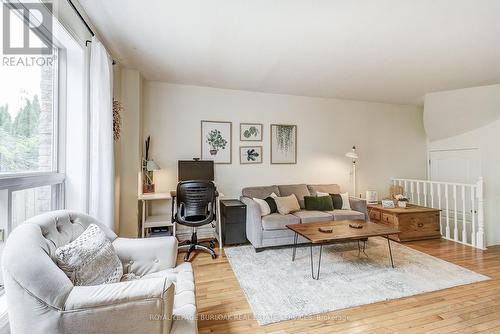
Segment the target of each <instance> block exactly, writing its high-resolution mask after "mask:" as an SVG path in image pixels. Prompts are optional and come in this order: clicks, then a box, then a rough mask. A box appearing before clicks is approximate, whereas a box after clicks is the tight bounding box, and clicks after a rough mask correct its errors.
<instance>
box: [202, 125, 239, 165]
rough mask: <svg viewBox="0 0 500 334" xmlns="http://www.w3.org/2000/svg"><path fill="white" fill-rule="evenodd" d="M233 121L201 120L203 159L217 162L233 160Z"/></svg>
mask: <svg viewBox="0 0 500 334" xmlns="http://www.w3.org/2000/svg"><path fill="white" fill-rule="evenodd" d="M231 148H232V123H231V122H224V121H221V122H219V121H201V159H202V160H213V161H214V163H216V164H230V163H231V162H232V161H231V160H232V153H231Z"/></svg>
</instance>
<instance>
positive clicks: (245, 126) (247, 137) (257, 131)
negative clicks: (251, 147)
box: [240, 123, 264, 141]
mask: <svg viewBox="0 0 500 334" xmlns="http://www.w3.org/2000/svg"><path fill="white" fill-rule="evenodd" d="M263 130H264V125H263V124H259V123H240V141H262V131H263Z"/></svg>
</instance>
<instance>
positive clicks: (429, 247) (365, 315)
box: [179, 240, 500, 334]
mask: <svg viewBox="0 0 500 334" xmlns="http://www.w3.org/2000/svg"><path fill="white" fill-rule="evenodd" d="M405 245H406V246H409V247H411V248H414V249H416V250H419V251H422V252H424V253H427V254H430V255H432V256H436V257H439V258H441V259H443V260H446V261H449V262H452V263H455V264H458V265H460V266H463V267H465V268H468V269H470V270H473V271H476V272H478V273H481V274H483V275H487V276H489V277H491V280H489V281H485V282H480V283H475V284H470V285H465V286H460V287H455V288H451V289H446V290H441V291H437V292H431V293H426V294H421V295H417V296H412V297H407V298H403V299H397V300H392V301H387V302H381V303H376V304H370V305H364V306H359V307H354V308H350V309H345V310H339V311H335V312H330V313H324V314H320V315H318V316H317V317H312V319H307V320H291V321H286V322H281V323H276V324H271V325H267V326H259V325H258V324H257V322H256V321H255V320H253V319H252V317H253V313H252V310H251V309H250V306H249V304H248V302H247V300H246V298H245V295H244V293H243V290H242V289H241V288H240V286H239V284H238V281H237V279H236V277H235V275H234V273H233V271H232V270H231V266H230V265H229V263H228V261H227V258H226V257H225V256H224V255H222V256H219V257H218V258H217V259H216V260H212V259H211V258H210V256H209V255H208V254H202V253H197V254H196V255H195V258H194V259H193V267H194V271H195V279H196V298H197V306H198V317H199V320H198V329H199V333H200V334H205V333H252V334H258V333H273V334H285V333H297V334H298V333H318V334H319V333H439V334H441V333H478V332H480V333H500V246H498V247H490V248H489V249H488V250H487V251H481V250H476V249H473V248H470V247H467V246H463V245H460V244H457V243H454V242H450V241H446V240H427V241H415V242H409V243H405ZM179 261H182V256H179Z"/></svg>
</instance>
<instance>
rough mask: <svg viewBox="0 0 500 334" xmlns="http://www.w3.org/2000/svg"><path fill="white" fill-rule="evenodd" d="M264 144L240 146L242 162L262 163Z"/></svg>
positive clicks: (244, 163) (245, 163)
mask: <svg viewBox="0 0 500 334" xmlns="http://www.w3.org/2000/svg"><path fill="white" fill-rule="evenodd" d="M261 163H262V146H240V164H242V165H249V164H261Z"/></svg>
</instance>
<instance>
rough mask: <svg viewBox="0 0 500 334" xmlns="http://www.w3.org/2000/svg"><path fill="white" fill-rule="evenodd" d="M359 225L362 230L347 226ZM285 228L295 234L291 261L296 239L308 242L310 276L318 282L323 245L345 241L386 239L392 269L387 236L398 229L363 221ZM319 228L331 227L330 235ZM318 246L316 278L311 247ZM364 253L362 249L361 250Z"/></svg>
mask: <svg viewBox="0 0 500 334" xmlns="http://www.w3.org/2000/svg"><path fill="white" fill-rule="evenodd" d="M356 223H361V224H362V225H363V228H359V229H358V228H352V227H349V224H356ZM286 227H287V228H289V229H290V230H292V231H294V232H295V237H294V241H293V254H292V261H295V252H296V249H297V239H298V237H299V235H301V236H302V237H304V238H306V239H307V240H309V242H310V247H311V276H312V278H313V279H316V280H319V271H320V268H321V253H322V251H323V245H326V244H331V243H336V242H345V241H358V248H359V240H362V239H367V238H369V237H385V238H386V239H387V246H388V247H389V255H390V257H391V266H392V267H393V268H394V261H393V259H392V250H391V240H390V238H389V235H391V234H397V233H399V230H398V229H395V228H392V227H387V226H384V225H380V224H376V223H372V222H365V221H364V220H337V221H326V222H317V223H307V224H290V225H286ZM320 227H332V228H333V232H332V233H325V232H320V231H319V230H318V229H319V228H320ZM316 245H318V246H319V261H318V269H317V273H316V276H315V275H314V264H313V246H316ZM363 252H364V249H363Z"/></svg>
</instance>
